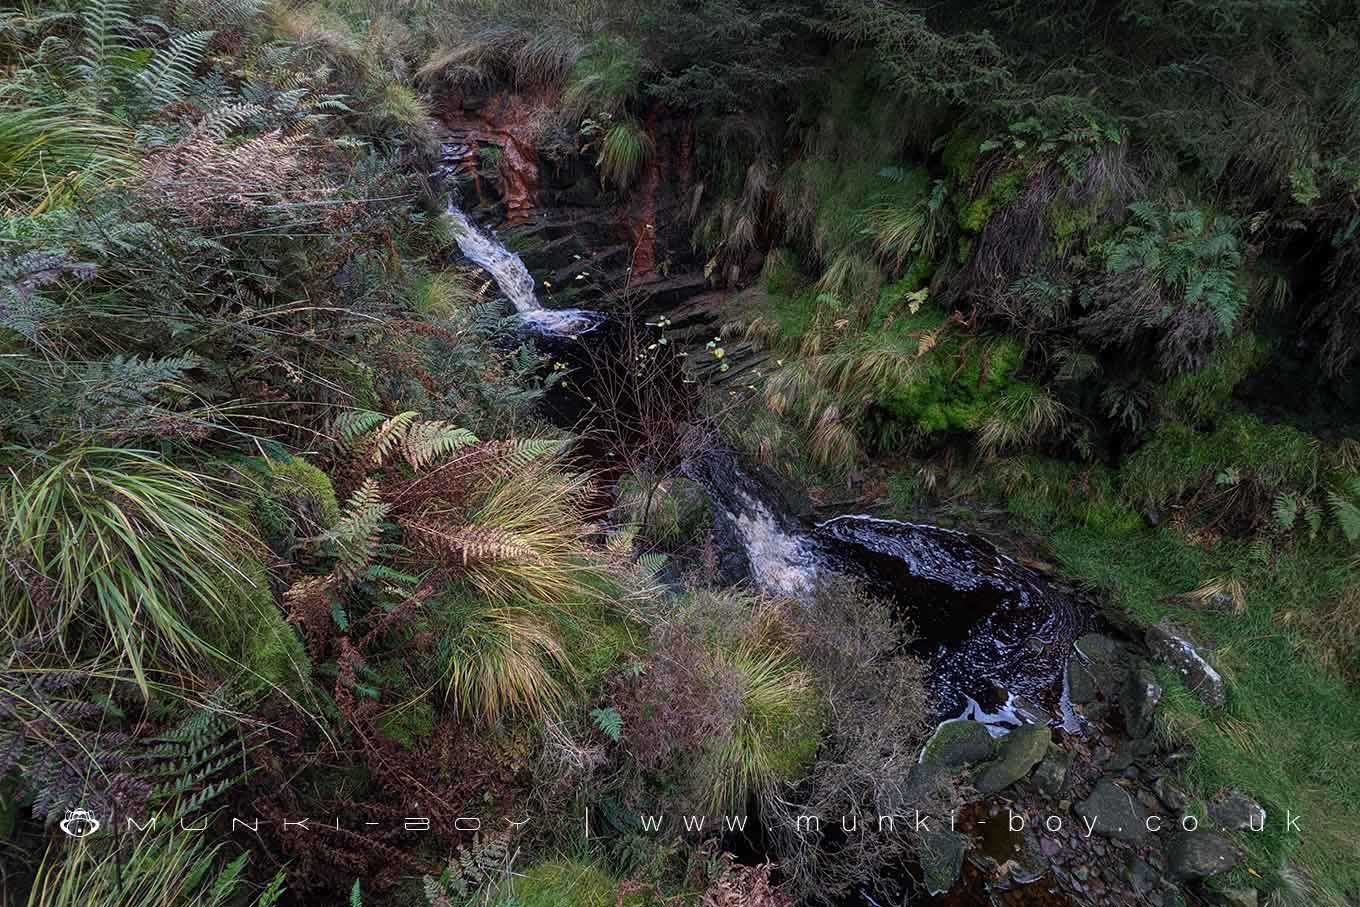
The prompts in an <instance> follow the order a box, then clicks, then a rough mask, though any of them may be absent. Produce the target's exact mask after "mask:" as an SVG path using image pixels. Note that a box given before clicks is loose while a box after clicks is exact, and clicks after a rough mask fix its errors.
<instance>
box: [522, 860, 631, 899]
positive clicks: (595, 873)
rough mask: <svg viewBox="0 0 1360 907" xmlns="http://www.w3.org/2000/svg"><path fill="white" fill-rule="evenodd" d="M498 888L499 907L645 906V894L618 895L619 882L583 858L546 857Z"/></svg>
mask: <svg viewBox="0 0 1360 907" xmlns="http://www.w3.org/2000/svg"><path fill="white" fill-rule="evenodd" d="M502 889H503V890H501V891H499V892H497V895H498V896H497V898H496V901H495V903H496V904H497V905H498V907H615V905H616V904H618V903H621V904H623V905H625V907H642V905H644V904H646V903H647V899H646V898H645V896H643V895H642V894H629V895H626V896H625V897H624V898H623V899H622V901H618V900H616V899H617V898H618V882H616V881H615V880H614V879H613V878H612V877H611V876H610V875H609V873H607V872H605V871H604V870H603V869H601V868H600V867H599V866H597V865H596V864H594V863H591V862H587V861H586V860H583V859H565V858H564V859H559V860H547V861H545V862H542V863H538V864H536V865H534V866H530V867H528V868H527V869H525V870H524V871H523V872H522V873H517V874H516V875H515V876H514V877H513V880H512V882H511V883H510V884H509V885H505V886H502Z"/></svg>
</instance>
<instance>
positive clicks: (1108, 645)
mask: <svg viewBox="0 0 1360 907" xmlns="http://www.w3.org/2000/svg"><path fill="white" fill-rule="evenodd" d="M1073 649H1074V651H1075V653H1076V656H1077V658H1076V659H1073V660H1074V661H1077V660H1079V662H1080V667H1081V668H1084V669H1085V674H1086V675H1088V676H1089V686H1090V687H1094V690H1091V689H1088V688H1087V681H1086V678H1084V677H1082V671H1080V670H1073V671H1071V672H1069V675H1068V679H1069V690H1068V696H1069V697H1070V698H1071V699H1072V701H1073V702H1078V703H1084V702H1091V701H1093V700H1094V699H1095V698H1096V696H1095V693H1099V694H1100V695H1101V696H1103V697H1104V698H1105V699H1106V700H1109V701H1111V702H1113V701H1114V700H1116V699H1118V697H1119V691H1120V689H1121V688H1122V687H1123V685H1124V675H1125V674H1127V673H1128V669H1129V653H1128V650H1127V649H1126V648H1125V647H1124V646H1123V645H1122V644H1120V643H1119V642H1118V641H1116V640H1114V639H1112V638H1110V637H1109V636H1106V635H1104V634H1103V633H1087V634H1085V635H1084V636H1082V637H1081V638H1080V639H1078V640H1077V641H1076V643H1075V645H1074V646H1073ZM1073 680H1075V681H1076V686H1077V687H1078V689H1077V690H1076V691H1075V692H1073V691H1072V689H1071V686H1072V684H1071V681H1073ZM1078 694H1081V695H1082V698H1081V699H1078V698H1077V695H1078Z"/></svg>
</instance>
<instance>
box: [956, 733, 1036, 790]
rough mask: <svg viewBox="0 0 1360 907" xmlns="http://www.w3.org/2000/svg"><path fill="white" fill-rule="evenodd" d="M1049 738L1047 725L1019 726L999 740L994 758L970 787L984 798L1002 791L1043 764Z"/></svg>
mask: <svg viewBox="0 0 1360 907" xmlns="http://www.w3.org/2000/svg"><path fill="white" fill-rule="evenodd" d="M1052 739H1053V735H1052V732H1050V731H1049V729H1048V725H1044V724H1022V725H1021V726H1020V727H1018V728H1016V729H1015V730H1013V731H1011V732H1010V733H1009V734H1007V735H1006V736H1005V738H1004V739H1003V740H1002V741H1001V746H1000V748H999V752H998V754H997V757H996V759H995V760H994V761H992V762H989V763H988V764H987V765H985V766H983V768H982V771H981V772H980V773H979V774H978V776H977V780H976V781H975V782H974V785H973V786H974V787H976V788H977V789H978V792H979V793H981V794H984V795H991V794H995V793H997V792H999V791H1002V790H1005V789H1006V788H1008V787H1010V786H1011V785H1012V784H1014V783H1015V782H1017V781H1019V780H1020V779H1022V778H1024V777H1025V776H1027V775H1028V774H1029V773H1030V772H1031V771H1033V769H1034V767H1035V766H1036V765H1038V764H1039V763H1040V762H1041V761H1043V758H1044V756H1046V755H1047V754H1048V747H1049V745H1050V742H1051V741H1052Z"/></svg>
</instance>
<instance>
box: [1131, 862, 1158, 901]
mask: <svg viewBox="0 0 1360 907" xmlns="http://www.w3.org/2000/svg"><path fill="white" fill-rule="evenodd" d="M1124 876H1125V878H1126V879H1127V880H1128V883H1129V887H1130V888H1132V889H1133V893H1134V894H1136V895H1138V896H1139V897H1140V898H1142V897H1147V896H1148V895H1149V894H1151V893H1152V892H1154V891H1156V890H1157V888H1158V887H1160V886H1161V884H1162V879H1161V876H1160V875H1158V874H1157V870H1155V869H1153V868H1152V867H1151V866H1150V865H1149V864H1148V863H1147V862H1146V861H1144V860H1141V859H1139V858H1138V857H1137V856H1131V857H1129V865H1128V867H1127V868H1126V869H1125V870H1124Z"/></svg>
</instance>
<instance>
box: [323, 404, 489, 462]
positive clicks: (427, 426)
mask: <svg viewBox="0 0 1360 907" xmlns="http://www.w3.org/2000/svg"><path fill="white" fill-rule="evenodd" d="M419 416H420V414H419V413H417V412H415V411H414V410H408V411H406V412H403V413H398V414H397V415H395V416H391V417H387V418H385V417H383V416H382V415H381V414H380V413H374V412H366V411H362V410H358V411H354V412H350V413H345V414H343V415H342V416H341V417H340V418H338V419H336V422H335V429H336V434H337V436H338V437H339V440H340V442H341V443H342V444H344V445H348V446H351V447H353V448H355V449H356V450H362V451H363V452H364V453H365V454H366V455H367V457H368V461H369V464H370V465H372V466H382V465H384V464H385V463H386V462H387V461H388V459H389V458H390V457H391V456H392V454H393V453H394V452H395V451H398V450H399V451H401V454H402V457H403V458H405V460H406V462H407V463H409V464H410V465H411V466H412V468H414V469H423V468H424V467H426V466H429V465H430V464H431V463H433V462H435V461H436V460H439V459H442V458H444V457H446V456H448V455H449V454H451V453H454V452H456V451H458V450H461V449H462V448H464V447H468V446H470V445H473V444H476V443H478V441H477V436H476V435H474V434H473V433H472V432H470V431H468V430H467V429H465V428H459V427H457V426H455V425H451V424H450V423H448V422H444V421H442V420H432V421H425V420H421V419H420V418H419Z"/></svg>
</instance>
